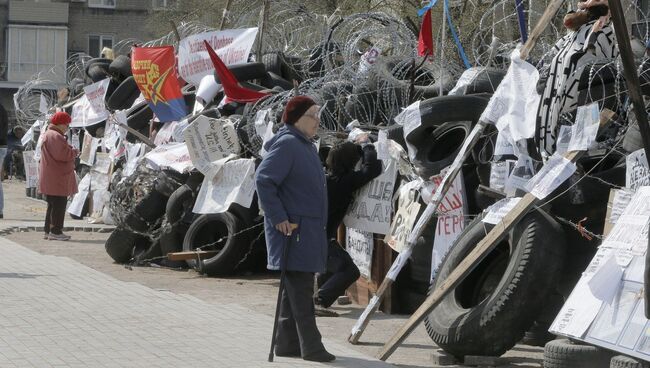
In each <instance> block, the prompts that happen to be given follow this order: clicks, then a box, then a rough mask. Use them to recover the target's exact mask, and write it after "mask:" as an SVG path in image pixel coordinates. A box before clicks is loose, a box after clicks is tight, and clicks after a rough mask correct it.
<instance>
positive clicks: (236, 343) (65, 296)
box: [0, 237, 392, 368]
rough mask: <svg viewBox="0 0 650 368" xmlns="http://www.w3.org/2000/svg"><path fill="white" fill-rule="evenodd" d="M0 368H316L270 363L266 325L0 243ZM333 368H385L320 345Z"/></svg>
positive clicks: (260, 318)
mask: <svg viewBox="0 0 650 368" xmlns="http://www.w3.org/2000/svg"><path fill="white" fill-rule="evenodd" d="M0 251H1V252H2V262H0V300H2V302H1V308H0V367H7V368H13V367H237V368H240V367H269V366H272V367H318V366H323V365H324V364H319V363H311V362H306V361H303V360H301V359H291V358H276V362H275V363H273V364H270V363H267V356H268V348H269V338H270V331H271V330H272V324H273V321H272V318H271V317H269V316H266V315H263V314H259V313H255V312H253V311H251V310H249V309H247V308H245V307H242V306H240V305H237V304H223V305H219V304H214V303H207V302H204V301H202V300H200V299H198V298H195V297H193V296H189V295H183V294H176V293H172V292H169V291H159V290H154V289H151V288H148V287H145V286H142V285H140V284H138V283H133V282H123V281H119V280H117V279H115V278H113V277H111V276H108V275H106V274H103V273H101V272H98V271H95V270H93V269H91V268H89V267H86V266H84V265H82V264H80V263H78V262H76V261H73V260H71V259H69V258H65V257H56V256H49V255H42V254H39V253H36V252H34V251H31V250H29V249H27V248H25V247H23V246H21V245H19V244H16V243H14V242H12V241H10V240H7V239H6V238H3V237H0ZM324 343H325V345H326V346H327V348H328V350H329V351H330V352H332V353H333V354H335V355H336V356H337V360H336V361H335V362H333V363H330V364H327V366H332V367H368V368H370V367H391V366H392V365H389V364H386V363H383V362H380V361H376V360H374V359H372V358H369V357H367V356H364V355H362V354H361V353H358V352H356V351H354V350H351V349H350V348H348V347H346V346H343V345H340V344H337V343H335V342H332V341H327V340H325V342H324Z"/></svg>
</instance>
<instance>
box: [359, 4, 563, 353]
mask: <svg viewBox="0 0 650 368" xmlns="http://www.w3.org/2000/svg"><path fill="white" fill-rule="evenodd" d="M562 2H563V0H553V2H552V3H551V4H549V6H548V7H547V8H546V11H545V12H544V14H543V15H542V17H541V18H540V20H539V22H538V23H537V25H536V26H535V29H533V32H532V33H531V35H530V37H529V38H528V41H527V42H526V44H525V45H524V47H522V49H521V58H522V59H526V58H528V54H529V52H530V50H532V48H533V46H534V44H535V43H536V42H537V40H538V39H539V36H540V35H541V34H542V32H544V30H545V29H546V27H547V26H548V24H549V23H550V22H551V20H552V19H553V17H554V16H555V13H557V11H558V10H559V9H560V7H561V6H562ZM444 26H445V24H443V27H444ZM488 125H489V124H488V123H487V122H483V121H479V122H478V124H476V126H475V127H474V129H473V130H472V132H470V134H469V136H468V137H467V138H466V141H465V142H463V146H462V147H461V150H460V152H459V153H458V156H457V157H456V160H454V162H453V163H452V165H451V168H450V169H449V171H448V172H447V174H446V175H445V176H444V178H443V179H442V182H441V183H440V185H439V186H438V188H437V189H436V192H435V193H434V195H433V198H432V199H431V202H430V203H429V205H428V206H427V208H426V209H425V211H424V213H422V215H421V216H420V218H419V219H418V221H417V223H416V224H415V226H414V227H413V231H412V232H411V234H409V237H408V239H407V244H406V249H405V250H403V251H402V253H400V256H399V257H397V259H396V260H395V262H394V263H393V265H392V266H391V268H390V270H389V272H388V275H387V276H386V278H384V281H383V282H382V284H381V286H380V287H379V290H377V294H376V295H375V298H376V302H375V303H370V304H368V306H367V307H366V310H364V312H363V313H362V314H361V316H360V317H359V320H358V321H357V323H356V324H355V325H354V327H353V328H352V332H351V333H350V336H349V337H348V341H349V342H350V343H351V344H356V343H358V342H359V339H360V338H361V335H362V334H363V331H364V330H365V329H366V327H367V326H368V323H369V322H370V318H371V317H372V315H373V314H374V313H375V312H376V311H377V308H378V307H379V303H380V302H381V299H382V298H383V296H384V295H383V292H384V291H385V290H388V289H389V288H390V286H391V285H392V284H393V282H395V278H396V277H397V274H399V272H400V271H401V269H402V267H404V265H405V263H406V258H408V255H409V254H410V253H411V252H412V250H413V247H415V244H416V243H417V239H418V238H419V237H420V235H422V232H423V231H424V228H425V226H427V224H428V223H429V221H430V220H431V218H432V217H433V215H434V214H435V213H436V211H437V209H438V207H439V206H440V203H441V202H442V200H443V199H444V197H445V195H446V194H447V191H449V189H450V188H451V186H452V183H453V182H454V179H455V178H456V176H457V175H458V173H459V172H460V170H461V168H462V164H463V162H465V160H467V158H468V157H469V155H470V154H471V152H472V149H473V148H474V146H475V145H476V143H477V142H478V140H479V138H480V137H481V134H483V131H484V130H485V128H486V127H487V126H488ZM409 333H410V331H409Z"/></svg>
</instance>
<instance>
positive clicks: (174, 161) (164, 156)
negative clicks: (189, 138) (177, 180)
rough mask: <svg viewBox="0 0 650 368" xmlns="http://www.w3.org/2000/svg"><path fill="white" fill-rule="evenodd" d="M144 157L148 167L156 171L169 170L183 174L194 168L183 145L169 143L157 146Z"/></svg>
mask: <svg viewBox="0 0 650 368" xmlns="http://www.w3.org/2000/svg"><path fill="white" fill-rule="evenodd" d="M144 157H145V159H146V160H147V163H149V165H151V166H152V167H154V168H157V169H164V168H169V169H172V170H176V171H178V172H180V173H185V172H188V171H190V170H192V169H193V168H194V165H193V164H192V160H191V159H190V153H189V152H188V151H187V145H185V143H169V144H165V145H161V146H158V147H156V149H154V150H153V151H151V152H149V153H147V154H146V155H145V156H144Z"/></svg>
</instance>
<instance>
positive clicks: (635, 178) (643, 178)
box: [625, 148, 650, 190]
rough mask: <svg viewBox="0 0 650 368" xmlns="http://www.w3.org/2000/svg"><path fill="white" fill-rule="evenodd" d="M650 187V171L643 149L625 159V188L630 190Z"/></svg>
mask: <svg viewBox="0 0 650 368" xmlns="http://www.w3.org/2000/svg"><path fill="white" fill-rule="evenodd" d="M647 185H650V169H648V159H647V158H646V157H645V151H644V150H643V148H641V149H640V150H637V151H634V152H632V153H630V154H629V155H628V156H627V158H626V173H625V186H626V187H627V188H630V189H632V190H636V189H637V188H639V187H642V186H647Z"/></svg>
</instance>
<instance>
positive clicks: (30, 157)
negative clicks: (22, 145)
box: [23, 151, 38, 188]
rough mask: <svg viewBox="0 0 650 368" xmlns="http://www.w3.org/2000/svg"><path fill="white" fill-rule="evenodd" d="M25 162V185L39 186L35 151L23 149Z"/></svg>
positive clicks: (27, 186) (28, 186)
mask: <svg viewBox="0 0 650 368" xmlns="http://www.w3.org/2000/svg"><path fill="white" fill-rule="evenodd" d="M23 164H24V166H25V178H26V180H25V187H26V188H36V187H38V162H37V161H36V159H35V158H34V151H23Z"/></svg>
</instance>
